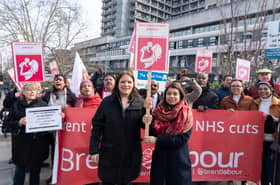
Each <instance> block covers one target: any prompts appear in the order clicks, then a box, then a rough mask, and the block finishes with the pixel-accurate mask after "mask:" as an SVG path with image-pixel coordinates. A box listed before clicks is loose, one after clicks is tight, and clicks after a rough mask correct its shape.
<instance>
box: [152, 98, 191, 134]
mask: <svg viewBox="0 0 280 185" xmlns="http://www.w3.org/2000/svg"><path fill="white" fill-rule="evenodd" d="M162 103H163V101H161V102H160V103H159V104H158V106H157V109H156V110H155V111H154V112H153V114H154V118H155V121H154V128H155V129H156V133H157V134H159V135H165V134H167V135H172V136H176V135H180V134H183V133H185V132H187V131H189V130H190V129H191V128H192V126H193V116H192V111H191V109H189V107H188V104H187V102H186V100H183V101H181V102H180V103H179V104H177V105H176V106H175V107H173V108H172V110H170V111H166V110H165V109H164V107H163V105H162Z"/></svg>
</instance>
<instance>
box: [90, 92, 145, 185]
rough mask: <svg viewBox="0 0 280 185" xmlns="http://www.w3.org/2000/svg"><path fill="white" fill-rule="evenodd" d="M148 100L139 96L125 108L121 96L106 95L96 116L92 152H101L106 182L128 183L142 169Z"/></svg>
mask: <svg viewBox="0 0 280 185" xmlns="http://www.w3.org/2000/svg"><path fill="white" fill-rule="evenodd" d="M143 107H144V101H143V99H142V98H135V99H134V100H133V101H132V102H131V103H130V105H129V106H128V107H127V108H126V109H125V110H124V111H123V109H122V106H121V103H120V100H112V99H111V96H108V97H106V98H104V99H103V101H102V102H101V104H100V106H99V108H98V110H97V111H96V113H95V115H94V117H93V119H92V135H91V139H90V154H97V153H99V164H98V176H99V178H100V179H101V180H102V181H103V182H107V183H113V184H115V183H116V184H125V183H128V182H130V181H132V180H134V179H136V178H137V177H138V176H139V174H140V171H141V162H142V146H141V140H140V137H141V132H140V131H141V127H142V128H143V127H144V124H143V123H142V117H143V115H144V114H145V109H144V108H143Z"/></svg>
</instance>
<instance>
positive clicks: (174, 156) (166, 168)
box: [150, 130, 192, 185]
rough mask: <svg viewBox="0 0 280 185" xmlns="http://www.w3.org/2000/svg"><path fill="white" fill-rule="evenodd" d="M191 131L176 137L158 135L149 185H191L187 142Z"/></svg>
mask: <svg viewBox="0 0 280 185" xmlns="http://www.w3.org/2000/svg"><path fill="white" fill-rule="evenodd" d="M191 133H192V130H189V131H188V132H186V133H184V134H182V135H177V136H170V135H158V136H157V141H156V145H155V149H154V151H153V160H152V168H151V176H150V177H151V180H150V185H191V184H192V172H191V160H190V154H189V147H188V140H189V138H190V136H191Z"/></svg>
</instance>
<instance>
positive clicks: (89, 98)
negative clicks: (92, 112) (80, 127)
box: [75, 80, 102, 109]
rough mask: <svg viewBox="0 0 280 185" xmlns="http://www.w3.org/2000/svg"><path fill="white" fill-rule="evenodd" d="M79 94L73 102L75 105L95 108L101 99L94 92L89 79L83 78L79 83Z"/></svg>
mask: <svg viewBox="0 0 280 185" xmlns="http://www.w3.org/2000/svg"><path fill="white" fill-rule="evenodd" d="M80 93H81V94H80V96H79V98H78V99H77V100H76V102H75V107H82V108H95V109H97V108H98V106H99V104H100V103H101V101H102V99H101V98H100V96H99V94H98V93H95V92H94V87H93V84H92V82H91V81H90V80H84V81H82V82H81V84H80Z"/></svg>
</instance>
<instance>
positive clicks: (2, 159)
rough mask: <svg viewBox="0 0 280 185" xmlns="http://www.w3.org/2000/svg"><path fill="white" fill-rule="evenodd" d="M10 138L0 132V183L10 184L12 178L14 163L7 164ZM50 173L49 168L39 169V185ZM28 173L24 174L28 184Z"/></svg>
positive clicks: (42, 183)
mask: <svg viewBox="0 0 280 185" xmlns="http://www.w3.org/2000/svg"><path fill="white" fill-rule="evenodd" d="M10 146H11V139H10V137H7V138H5V137H4V135H3V134H2V133H1V134H0V151H1V152H0V185H12V180H13V179H12V178H13V173H14V165H13V164H8V161H9V159H10V156H11V155H10V153H11V152H10V151H11V147H10ZM50 174H51V169H50V168H49V167H48V168H42V170H41V183H40V184H41V185H45V184H46V180H47V178H48V177H49V175H50ZM28 175H29V174H27V175H26V179H25V184H26V185H28V184H29V183H28V179H29V176H28Z"/></svg>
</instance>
